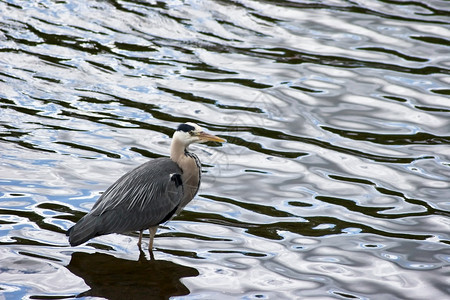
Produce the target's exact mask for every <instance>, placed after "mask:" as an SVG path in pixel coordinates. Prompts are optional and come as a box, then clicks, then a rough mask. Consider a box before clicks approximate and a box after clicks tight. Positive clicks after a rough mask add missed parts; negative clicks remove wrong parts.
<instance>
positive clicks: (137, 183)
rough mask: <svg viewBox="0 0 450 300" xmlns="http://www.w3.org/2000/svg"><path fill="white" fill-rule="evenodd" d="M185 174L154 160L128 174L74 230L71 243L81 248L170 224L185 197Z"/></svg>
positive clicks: (168, 161) (172, 164)
mask: <svg viewBox="0 0 450 300" xmlns="http://www.w3.org/2000/svg"><path fill="white" fill-rule="evenodd" d="M181 173H182V171H181V169H180V168H179V167H178V165H177V164H176V163H175V162H173V161H172V160H171V159H169V158H159V159H155V160H152V161H150V162H147V163H145V164H143V165H141V166H139V167H137V168H136V169H134V170H132V171H130V172H128V173H127V174H125V175H124V176H122V177H121V178H120V179H119V180H117V181H116V182H115V183H114V184H113V185H111V186H110V187H109V188H108V189H107V190H106V191H105V193H103V195H102V196H101V197H100V198H99V199H98V201H97V202H96V203H95V204H94V206H93V208H92V210H91V212H89V213H88V214H87V215H86V216H84V217H83V218H82V219H81V220H80V221H79V222H78V223H77V224H76V225H75V226H74V227H72V229H71V230H70V232H69V235H70V238H69V241H70V243H71V244H72V245H76V244H81V243H83V242H85V241H86V240H88V239H90V238H92V237H94V236H98V235H103V234H108V233H113V232H114V233H123V232H128V231H134V230H142V229H146V228H149V227H151V226H155V225H157V224H159V223H161V222H164V221H166V220H168V219H169V218H170V217H171V216H172V215H173V213H174V212H175V211H176V209H177V207H178V206H179V204H180V202H181V199H182V197H183V184H182V181H181V175H180V174H181ZM79 241H81V242H79Z"/></svg>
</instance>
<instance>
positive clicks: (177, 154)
mask: <svg viewBox="0 0 450 300" xmlns="http://www.w3.org/2000/svg"><path fill="white" fill-rule="evenodd" d="M188 146H189V145H185V143H183V141H181V140H180V139H178V138H176V137H173V138H172V143H171V144H170V158H171V159H172V160H173V161H174V162H176V163H177V164H178V165H179V166H181V165H182V161H183V160H184V159H185V158H186V154H185V151H186V149H187V147H188Z"/></svg>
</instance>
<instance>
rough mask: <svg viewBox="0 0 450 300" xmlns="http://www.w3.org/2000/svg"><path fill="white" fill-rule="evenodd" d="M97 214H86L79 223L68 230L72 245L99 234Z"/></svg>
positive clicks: (79, 243)
mask: <svg viewBox="0 0 450 300" xmlns="http://www.w3.org/2000/svg"><path fill="white" fill-rule="evenodd" d="M96 224H97V220H96V217H95V216H92V215H86V216H84V217H83V218H82V219H81V220H80V221H78V223H77V224H75V225H74V226H72V227H71V228H69V230H67V233H66V235H68V236H69V243H70V245H71V246H78V245H81V244H83V243H84V242H87V241H88V240H90V239H92V238H93V237H96V236H98V232H97V226H96Z"/></svg>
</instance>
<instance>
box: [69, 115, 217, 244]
mask: <svg viewBox="0 0 450 300" xmlns="http://www.w3.org/2000/svg"><path fill="white" fill-rule="evenodd" d="M206 141H214V142H225V140H224V139H222V138H220V137H217V136H214V135H211V134H208V133H206V132H204V131H203V129H202V128H201V127H200V126H198V125H197V124H194V123H184V124H181V125H179V126H178V128H177V130H176V131H175V133H174V134H173V137H172V142H171V146H170V158H167V157H165V158H157V159H154V160H151V161H149V162H146V163H144V164H142V165H140V166H139V167H137V168H135V169H134V170H132V171H130V172H128V173H126V174H125V175H123V176H122V177H121V178H119V179H118V180H117V181H116V182H115V183H114V184H112V185H111V186H110V187H109V188H108V189H107V190H106V191H105V192H104V193H103V194H102V195H101V196H100V198H99V199H98V200H97V202H96V203H95V204H94V206H93V207H92V209H91V211H90V212H89V213H88V214H86V215H85V216H84V217H83V218H81V219H80V220H79V221H78V222H77V223H76V224H75V225H74V226H73V227H71V228H70V229H69V230H68V231H67V235H68V236H69V243H70V245H72V246H77V245H80V244H82V243H84V242H86V241H88V240H90V239H91V238H93V237H96V236H100V235H105V234H110V233H125V232H130V231H140V234H139V241H138V246H139V248H141V243H142V233H143V231H144V230H145V229H149V231H150V243H149V251H151V250H152V249H153V238H154V236H155V234H156V230H157V228H158V225H159V224H161V223H164V222H166V221H168V220H169V219H171V218H172V217H173V216H174V215H175V214H177V213H179V212H180V211H181V210H182V209H183V208H184V207H185V206H186V205H187V204H188V203H189V202H190V201H191V200H192V199H193V198H194V196H195V194H196V193H197V191H198V189H199V186H200V178H201V164H200V160H199V159H198V157H197V156H196V155H195V154H194V153H191V152H189V151H188V146H189V145H190V144H192V143H202V142H206Z"/></svg>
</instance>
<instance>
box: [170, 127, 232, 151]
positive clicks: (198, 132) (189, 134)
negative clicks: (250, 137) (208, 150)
mask: <svg viewBox="0 0 450 300" xmlns="http://www.w3.org/2000/svg"><path fill="white" fill-rule="evenodd" d="M173 139H174V140H178V141H180V142H182V143H183V144H184V145H185V147H187V146H189V145H190V144H192V143H204V142H208V141H213V142H220V143H223V142H225V140H224V139H222V138H220V137H218V136H215V135H212V134H209V133H206V132H204V131H203V129H202V128H201V127H200V126H198V125H197V124H195V123H191V122H188V123H184V124H180V126H178V128H177V131H175V133H174V134H173Z"/></svg>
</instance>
